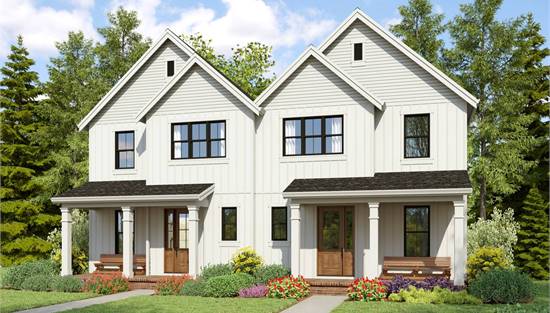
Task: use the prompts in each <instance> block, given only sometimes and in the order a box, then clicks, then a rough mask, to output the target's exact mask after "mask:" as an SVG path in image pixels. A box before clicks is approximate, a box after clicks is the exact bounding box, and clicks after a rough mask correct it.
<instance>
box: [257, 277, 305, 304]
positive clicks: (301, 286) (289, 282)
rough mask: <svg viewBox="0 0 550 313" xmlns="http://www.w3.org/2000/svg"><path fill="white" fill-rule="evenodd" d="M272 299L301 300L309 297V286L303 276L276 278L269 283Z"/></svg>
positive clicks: (268, 287) (268, 294)
mask: <svg viewBox="0 0 550 313" xmlns="http://www.w3.org/2000/svg"><path fill="white" fill-rule="evenodd" d="M267 289H268V292H267V296H268V297H270V298H282V299H287V298H292V299H301V298H304V297H307V296H308V295H309V284H308V282H307V281H306V280H305V279H304V277H302V276H298V277H294V276H292V275H290V276H285V277H280V278H275V279H272V280H270V281H269V282H268V283H267Z"/></svg>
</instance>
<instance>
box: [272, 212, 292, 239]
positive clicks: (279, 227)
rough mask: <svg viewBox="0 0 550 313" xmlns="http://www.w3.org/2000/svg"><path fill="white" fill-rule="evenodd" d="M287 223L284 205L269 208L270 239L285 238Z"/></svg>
mask: <svg viewBox="0 0 550 313" xmlns="http://www.w3.org/2000/svg"><path fill="white" fill-rule="evenodd" d="M287 225H288V224H287V209H286V206H281V207H273V208H271V240H273V241H285V240H287Z"/></svg>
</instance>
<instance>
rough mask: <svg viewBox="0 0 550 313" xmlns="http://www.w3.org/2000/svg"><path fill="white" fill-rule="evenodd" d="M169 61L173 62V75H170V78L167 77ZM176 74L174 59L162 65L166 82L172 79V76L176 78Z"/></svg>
mask: <svg viewBox="0 0 550 313" xmlns="http://www.w3.org/2000/svg"><path fill="white" fill-rule="evenodd" d="M170 61H172V62H174V75H172V76H168V62H170ZM176 72H177V71H176V60H175V59H168V60H166V63H164V78H165V79H166V80H170V79H172V78H173V77H174V76H176Z"/></svg>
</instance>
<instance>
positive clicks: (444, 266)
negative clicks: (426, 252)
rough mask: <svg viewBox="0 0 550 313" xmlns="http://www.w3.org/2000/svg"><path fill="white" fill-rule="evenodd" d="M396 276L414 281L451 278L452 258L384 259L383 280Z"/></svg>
mask: <svg viewBox="0 0 550 313" xmlns="http://www.w3.org/2000/svg"><path fill="white" fill-rule="evenodd" d="M396 275H402V276H404V277H408V278H412V279H423V278H426V277H428V276H443V277H447V278H449V277H450V276H451V258H450V257H388V256H386V257H384V265H383V267H382V277H381V278H382V279H391V278H393V277H394V276H396Z"/></svg>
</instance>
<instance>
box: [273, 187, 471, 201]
mask: <svg viewBox="0 0 550 313" xmlns="http://www.w3.org/2000/svg"><path fill="white" fill-rule="evenodd" d="M470 193H472V188H446V189H396V190H348V191H307V192H283V198H285V199H298V198H299V199H306V198H342V197H350V198H357V197H395V196H442V195H465V194H470Z"/></svg>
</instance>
